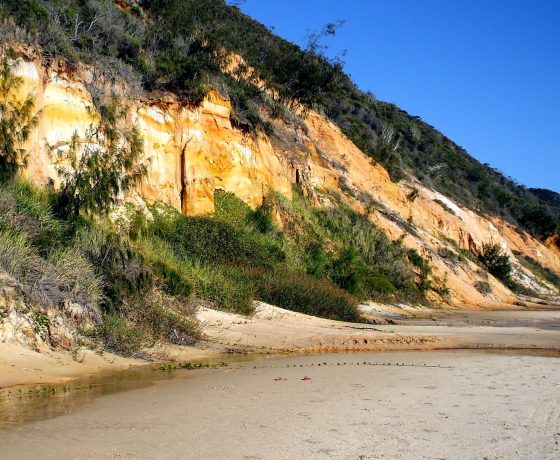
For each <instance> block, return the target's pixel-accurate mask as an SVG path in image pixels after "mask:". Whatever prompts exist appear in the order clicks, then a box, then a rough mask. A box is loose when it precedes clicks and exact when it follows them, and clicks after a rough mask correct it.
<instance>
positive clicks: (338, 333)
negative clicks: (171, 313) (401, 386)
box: [0, 304, 560, 389]
mask: <svg viewBox="0 0 560 460" xmlns="http://www.w3.org/2000/svg"><path fill="white" fill-rule="evenodd" d="M383 314H386V315H387V318H390V319H391V320H392V321H395V322H396V323H397V324H383V325H378V324H363V323H361V324H354V323H344V322H337V321H331V320H327V319H321V318H316V317H312V316H307V315H303V314H301V313H295V312H291V311H287V310H283V309H281V308H277V307H273V306H271V305H266V304H260V305H259V306H258V308H257V312H256V314H255V315H254V316H253V317H251V318H247V317H244V316H240V315H236V314H232V313H227V312H222V311H216V310H210V309H201V310H200V311H199V313H198V316H199V319H200V321H201V323H202V327H203V330H204V333H205V334H206V337H207V339H206V341H204V342H202V343H200V344H199V345H198V346H196V347H179V346H169V345H166V346H158V347H155V348H153V349H149V350H144V352H145V354H146V355H147V356H149V357H151V359H153V360H155V361H170V360H171V361H199V360H206V359H220V358H221V357H223V356H226V357H227V356H230V354H231V353H234V354H239V353H247V354H254V353H269V354H278V353H283V352H313V353H320V352H351V351H365V352H367V351H399V350H400V351H403V350H438V349H439V350H442V349H461V348H469V349H480V348H493V349H544V350H560V311H558V310H553V309H550V310H545V311H534V310H516V311H470V312H469V311H444V310H428V309H425V308H424V309H422V310H418V311H416V310H412V311H411V310H410V309H409V310H404V309H400V308H397V307H394V306H388V305H377V306H376V307H375V318H378V319H379V318H380V319H383V316H382V315H383ZM406 315H409V316H411V315H413V316H414V317H413V318H410V319H406ZM397 317H398V318H400V319H399V320H395V318H397ZM403 318H404V319H403ZM139 364H145V361H140V360H128V359H123V358H119V357H115V356H114V355H111V354H108V353H105V354H103V355H98V354H96V353H94V352H92V351H87V350H84V349H82V350H80V351H79V352H78V353H75V355H74V356H73V355H72V353H70V352H55V351H53V352H49V353H36V352H34V351H31V350H29V349H26V348H23V347H21V346H19V347H18V346H15V345H8V344H5V343H0V389H1V388H6V387H10V386H13V385H22V384H33V383H53V382H61V381H67V380H69V379H72V378H76V377H79V376H83V375H85V374H91V373H95V372H100V371H107V370H112V369H113V370H117V369H123V368H127V367H130V366H134V365H139Z"/></svg>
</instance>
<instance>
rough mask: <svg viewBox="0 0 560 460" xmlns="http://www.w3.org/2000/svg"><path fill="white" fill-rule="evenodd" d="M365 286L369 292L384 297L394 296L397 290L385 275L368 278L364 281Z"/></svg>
mask: <svg viewBox="0 0 560 460" xmlns="http://www.w3.org/2000/svg"><path fill="white" fill-rule="evenodd" d="M364 286H365V288H366V289H367V290H368V292H370V293H379V294H382V295H389V294H393V293H394V292H395V291H396V290H397V288H396V287H395V286H394V285H393V283H391V280H390V279H389V278H387V277H386V276H383V275H372V276H367V277H366V278H365V279H364Z"/></svg>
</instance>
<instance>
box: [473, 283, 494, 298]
mask: <svg viewBox="0 0 560 460" xmlns="http://www.w3.org/2000/svg"><path fill="white" fill-rule="evenodd" d="M474 288H475V289H476V290H477V291H478V292H480V293H481V294H482V295H483V296H488V295H490V294H492V286H490V283H488V281H477V282H476V283H474Z"/></svg>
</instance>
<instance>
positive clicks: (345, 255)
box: [329, 248, 366, 294]
mask: <svg viewBox="0 0 560 460" xmlns="http://www.w3.org/2000/svg"><path fill="white" fill-rule="evenodd" d="M329 272H330V273H329V274H330V278H331V279H332V280H333V281H334V282H335V283H336V284H337V285H339V286H340V287H341V288H342V289H346V290H347V291H348V292H350V293H351V294H360V293H361V292H362V281H363V279H364V277H365V276H366V265H365V264H364V262H363V261H362V260H361V259H360V258H359V257H358V251H356V250H355V249H354V248H346V249H344V250H343V251H342V252H341V254H340V255H339V256H338V258H337V259H335V260H334V261H333V262H332V265H331V267H330V269H329Z"/></svg>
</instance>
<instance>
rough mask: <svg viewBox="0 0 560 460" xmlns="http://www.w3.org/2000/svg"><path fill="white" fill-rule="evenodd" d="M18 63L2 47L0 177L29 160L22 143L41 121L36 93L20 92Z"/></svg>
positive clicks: (11, 173) (7, 174)
mask: <svg viewBox="0 0 560 460" xmlns="http://www.w3.org/2000/svg"><path fill="white" fill-rule="evenodd" d="M16 63H17V61H16V60H15V56H14V54H13V52H12V51H11V50H2V49H0V179H6V178H7V177H10V176H12V175H13V174H14V173H15V172H16V171H17V169H18V168H19V167H20V166H25V165H26V164H27V152H26V151H25V149H24V148H23V144H24V143H25V141H27V139H28V138H29V135H30V133H31V131H32V130H33V128H35V126H36V125H37V122H38V118H37V115H36V114H35V113H34V105H35V101H34V98H33V96H32V95H31V94H28V95H27V96H26V97H25V98H23V100H22V99H21V98H20V96H19V95H18V92H19V90H20V88H21V85H22V84H23V80H22V78H21V77H19V76H17V75H16V74H15V73H14V67H15V65H16Z"/></svg>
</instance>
